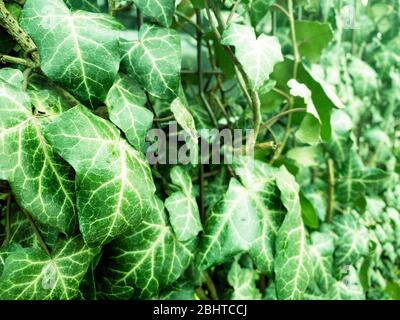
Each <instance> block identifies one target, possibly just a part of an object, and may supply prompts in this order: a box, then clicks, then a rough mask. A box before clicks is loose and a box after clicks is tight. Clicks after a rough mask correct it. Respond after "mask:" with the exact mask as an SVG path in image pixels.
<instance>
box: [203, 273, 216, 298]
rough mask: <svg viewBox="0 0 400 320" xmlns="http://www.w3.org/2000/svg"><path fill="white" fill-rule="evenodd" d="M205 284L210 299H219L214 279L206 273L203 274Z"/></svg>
mask: <svg viewBox="0 0 400 320" xmlns="http://www.w3.org/2000/svg"><path fill="white" fill-rule="evenodd" d="M205 284H206V286H207V289H208V292H209V294H210V297H211V299H212V300H219V297H218V293H217V288H216V287H215V284H214V281H213V280H212V278H211V277H210V275H209V274H208V273H206V274H205Z"/></svg>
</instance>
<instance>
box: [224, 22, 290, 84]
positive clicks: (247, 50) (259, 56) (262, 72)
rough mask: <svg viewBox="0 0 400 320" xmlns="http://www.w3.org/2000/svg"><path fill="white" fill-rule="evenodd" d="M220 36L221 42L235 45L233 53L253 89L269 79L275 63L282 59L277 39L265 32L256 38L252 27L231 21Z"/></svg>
mask: <svg viewBox="0 0 400 320" xmlns="http://www.w3.org/2000/svg"><path fill="white" fill-rule="evenodd" d="M222 38H223V39H222V44H224V45H230V46H234V47H235V49H236V51H235V55H236V56H237V58H238V60H239V61H240V63H241V64H242V66H243V68H244V71H245V72H246V74H247V76H248V77H249V78H250V81H251V82H252V84H253V88H254V89H259V88H260V87H261V86H262V85H263V84H264V82H265V81H267V80H268V79H269V76H270V74H271V73H272V71H273V69H274V66H275V64H276V63H278V62H279V61H283V56H282V52H281V46H280V44H279V41H278V39H277V38H276V37H273V36H267V35H265V34H261V35H260V36H259V37H258V38H256V34H255V31H254V29H253V28H252V27H249V26H244V25H239V24H234V23H233V24H231V25H230V26H229V27H228V29H226V30H225V31H224V33H223V35H222Z"/></svg>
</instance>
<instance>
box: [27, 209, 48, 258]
mask: <svg viewBox="0 0 400 320" xmlns="http://www.w3.org/2000/svg"><path fill="white" fill-rule="evenodd" d="M23 211H24V213H25V215H26V218H27V219H28V221H29V223H30V224H31V227H32V229H33V232H34V233H35V236H36V239H37V240H38V241H39V244H40V246H41V247H42V249H43V250H44V251H45V252H46V254H47V255H48V256H49V257H51V253H50V250H49V248H48V247H47V245H46V242H44V240H43V237H42V235H41V234H40V231H39V229H38V228H37V226H36V224H35V221H33V219H32V217H31V215H30V214H29V213H28V212H26V211H25V210H23Z"/></svg>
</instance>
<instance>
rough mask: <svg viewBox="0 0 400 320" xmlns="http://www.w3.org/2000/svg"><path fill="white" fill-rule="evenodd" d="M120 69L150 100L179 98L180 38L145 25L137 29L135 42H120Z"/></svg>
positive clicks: (166, 31) (170, 32) (176, 34)
mask: <svg viewBox="0 0 400 320" xmlns="http://www.w3.org/2000/svg"><path fill="white" fill-rule="evenodd" d="M121 49H122V52H123V53H124V54H123V56H122V65H121V66H122V68H123V69H124V70H125V71H126V72H127V73H128V74H129V75H132V76H135V77H136V78H137V80H138V81H139V83H140V84H141V85H142V86H143V87H144V88H145V89H146V90H147V91H148V92H149V93H150V94H151V95H153V96H155V97H158V98H163V99H171V100H172V99H173V98H175V97H177V96H178V91H179V85H180V71H181V45H180V38H179V34H178V33H177V32H176V31H174V30H172V29H166V28H159V27H156V26H151V25H148V24H145V25H143V26H142V27H141V28H140V32H139V40H138V41H128V40H122V41H121Z"/></svg>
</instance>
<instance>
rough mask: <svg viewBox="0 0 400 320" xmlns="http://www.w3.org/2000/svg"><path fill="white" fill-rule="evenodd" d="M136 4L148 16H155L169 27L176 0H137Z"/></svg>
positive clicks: (163, 24)
mask: <svg viewBox="0 0 400 320" xmlns="http://www.w3.org/2000/svg"><path fill="white" fill-rule="evenodd" d="M135 5H136V6H137V7H138V8H139V9H140V10H141V11H142V12H143V14H144V15H145V16H146V17H149V18H154V19H155V20H156V21H157V22H159V23H160V24H161V25H162V26H164V27H169V26H170V25H171V23H172V18H173V16H174V12H175V0H135Z"/></svg>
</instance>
